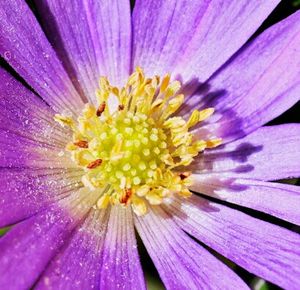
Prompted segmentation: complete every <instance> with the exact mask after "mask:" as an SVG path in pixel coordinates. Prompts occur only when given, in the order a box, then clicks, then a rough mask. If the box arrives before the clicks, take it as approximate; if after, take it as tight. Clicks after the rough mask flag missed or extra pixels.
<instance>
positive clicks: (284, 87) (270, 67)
mask: <svg viewBox="0 0 300 290" xmlns="http://www.w3.org/2000/svg"><path fill="white" fill-rule="evenodd" d="M299 19H300V12H296V13H294V14H293V15H291V16H290V17H288V18H287V19H285V20H283V21H281V22H280V23H278V24H276V25H274V26H272V27H271V28H269V29H268V30H267V31H265V32H264V33H262V34H261V35H260V36H259V37H257V38H256V39H255V40H254V41H252V42H250V43H249V44H247V45H246V46H245V47H244V48H243V49H242V50H241V51H240V52H239V53H238V55H237V56H236V57H235V58H234V59H233V60H232V61H231V62H229V63H228V65H227V66H225V67H224V68H223V69H222V70H220V71H219V72H218V73H217V74H216V75H215V76H214V77H212V78H211V79H210V80H209V81H208V82H207V84H205V85H204V86H203V87H202V88H201V89H200V90H199V92H198V95H194V96H193V97H192V98H190V99H189V100H188V101H187V106H186V108H185V111H184V112H185V113H187V114H188V113H189V111H190V110H191V108H192V107H193V108H201V107H203V108H204V107H214V108H215V109H216V112H215V114H214V116H213V118H211V120H210V123H209V124H207V126H203V127H201V129H200V130H199V131H198V134H199V135H201V134H206V133H207V131H208V132H212V133H213V134H214V135H217V136H219V137H222V138H223V139H224V140H225V141H226V142H227V141H229V140H232V139H236V138H240V137H242V136H244V135H246V134H248V133H249V132H252V131H254V130H256V129H257V128H259V127H260V126H262V125H263V124H265V123H267V122H269V121H270V120H272V119H273V118H275V117H277V116H279V115H280V114H282V113H283V112H284V111H286V110H287V109H289V108H290V107H291V106H293V105H294V104H295V103H296V102H297V101H298V100H299V99H300V97H299V96H300V82H299V79H300V71H299V67H300V21H299ZM181 113H183V112H181Z"/></svg>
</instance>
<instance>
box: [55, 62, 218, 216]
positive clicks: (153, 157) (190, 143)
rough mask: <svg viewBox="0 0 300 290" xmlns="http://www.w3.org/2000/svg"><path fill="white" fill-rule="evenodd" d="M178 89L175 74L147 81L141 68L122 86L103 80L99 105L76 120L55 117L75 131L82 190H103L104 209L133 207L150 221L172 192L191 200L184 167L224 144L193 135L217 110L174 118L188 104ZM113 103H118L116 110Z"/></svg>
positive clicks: (74, 153) (74, 150)
mask: <svg viewBox="0 0 300 290" xmlns="http://www.w3.org/2000/svg"><path fill="white" fill-rule="evenodd" d="M180 88H181V84H180V82H179V81H172V82H171V81H170V75H169V74H167V75H165V76H164V77H163V78H160V77H159V76H154V77H153V78H146V77H145V75H144V72H143V71H142V69H141V68H139V67H137V68H136V70H135V71H134V72H133V74H132V75H131V76H130V77H129V79H128V82H127V84H126V85H125V86H124V87H122V88H117V87H113V86H111V84H110V83H109V81H108V80H107V78H105V77H102V78H101V79H100V89H99V90H98V91H97V101H98V103H99V105H98V107H95V106H94V105H92V104H86V105H85V107H84V109H83V111H82V113H81V115H80V116H79V117H78V118H77V120H76V121H75V120H74V119H73V118H72V117H70V116H65V115H55V117H54V119H55V120H56V121H57V122H59V123H60V124H61V125H62V126H67V127H70V128H71V130H72V131H73V140H72V142H70V143H68V144H67V146H66V150H67V151H68V152H70V153H71V158H72V159H73V161H74V162H75V163H76V164H77V165H78V166H79V167H81V168H82V169H83V170H84V173H83V176H82V183H83V185H84V186H86V187H88V188H90V190H91V191H93V192H95V194H97V192H99V199H98V202H97V207H98V208H106V207H107V206H109V205H115V204H122V205H124V206H127V205H131V206H132V208H133V210H134V212H135V213H136V214H137V215H144V214H146V213H147V204H151V205H159V204H161V203H163V202H164V201H167V200H170V198H172V196H174V194H178V195H179V196H181V197H184V198H187V197H189V196H190V195H191V192H190V191H189V189H188V187H189V186H190V185H191V184H192V178H191V172H189V171H185V170H182V168H184V167H185V166H188V165H189V164H191V162H192V161H193V160H194V157H195V156H197V155H198V153H199V152H202V151H203V150H205V149H206V148H213V147H216V146H218V145H220V144H221V142H222V140H221V139H219V138H215V139H210V140H195V138H194V136H193V134H192V133H191V132H190V131H189V130H190V128H191V127H193V126H195V125H196V124H198V123H199V122H201V121H204V120H206V119H207V118H209V117H210V116H211V115H212V114H213V112H214V109H213V108H207V109H204V110H202V111H198V110H194V111H193V112H192V114H191V115H190V117H189V119H188V120H185V119H184V118H183V117H180V116H174V113H175V112H176V111H177V110H178V109H179V108H180V106H181V105H182V104H183V102H184V95H183V94H180V93H179V91H180ZM109 98H114V99H115V100H117V105H116V109H115V110H114V111H111V108H110V107H109V105H108V103H109V102H108V101H109Z"/></svg>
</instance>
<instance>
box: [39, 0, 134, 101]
mask: <svg viewBox="0 0 300 290" xmlns="http://www.w3.org/2000/svg"><path fill="white" fill-rule="evenodd" d="M35 2H36V4H37V6H38V8H39V12H40V13H41V16H42V21H44V24H45V28H46V31H47V32H48V37H50V40H51V42H52V43H53V44H54V46H55V48H56V50H57V51H58V52H59V54H60V57H61V60H62V61H63V63H64V65H65V66H66V67H67V68H68V72H69V73H70V74H71V75H73V77H74V79H76V80H78V81H77V86H80V87H81V89H82V90H83V92H84V94H85V95H86V96H87V97H88V98H89V99H90V100H92V101H95V99H96V96H95V93H96V89H98V88H99V78H100V76H107V77H108V78H109V80H110V81H112V83H113V84H114V85H119V84H121V83H122V81H124V80H125V79H127V77H128V75H129V69H130V61H131V60H130V57H131V16H130V4H129V1H126V0H113V1H109V2H107V1H91V0H89V1H80V0H76V1H68V0H63V1H49V0H46V1H38V0H37V1H35Z"/></svg>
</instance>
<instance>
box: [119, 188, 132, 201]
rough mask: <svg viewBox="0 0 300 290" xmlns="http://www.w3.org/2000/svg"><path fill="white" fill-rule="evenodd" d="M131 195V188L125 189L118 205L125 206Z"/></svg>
mask: <svg viewBox="0 0 300 290" xmlns="http://www.w3.org/2000/svg"><path fill="white" fill-rule="evenodd" d="M131 195H132V190H131V188H125V189H124V193H123V195H122V196H121V197H120V203H122V204H127V202H128V200H129V199H130V197H131Z"/></svg>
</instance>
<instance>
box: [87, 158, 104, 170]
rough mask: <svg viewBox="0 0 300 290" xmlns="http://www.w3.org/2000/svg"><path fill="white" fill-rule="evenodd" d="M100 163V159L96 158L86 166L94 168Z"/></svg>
mask: <svg viewBox="0 0 300 290" xmlns="http://www.w3.org/2000/svg"><path fill="white" fill-rule="evenodd" d="M101 163H102V159H96V160H95V161H92V162H91V163H89V164H88V166H87V168H88V169H94V168H97V167H98V166H100V165H101Z"/></svg>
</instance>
